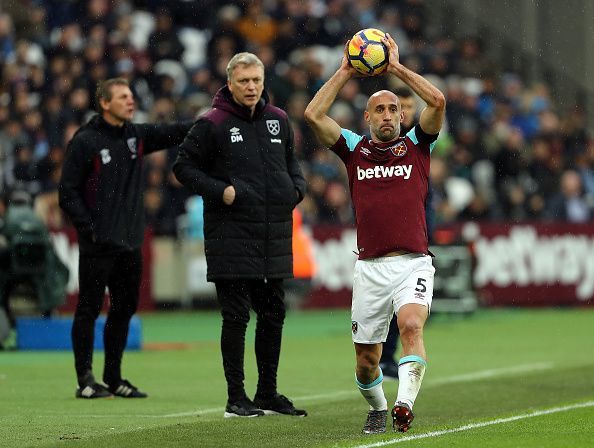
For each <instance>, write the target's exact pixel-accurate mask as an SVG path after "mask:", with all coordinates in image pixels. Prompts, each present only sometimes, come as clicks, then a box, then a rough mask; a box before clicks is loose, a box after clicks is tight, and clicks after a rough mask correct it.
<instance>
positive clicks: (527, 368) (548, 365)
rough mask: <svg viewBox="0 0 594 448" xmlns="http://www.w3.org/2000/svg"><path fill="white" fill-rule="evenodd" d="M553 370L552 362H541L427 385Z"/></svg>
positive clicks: (457, 377) (474, 373)
mask: <svg viewBox="0 0 594 448" xmlns="http://www.w3.org/2000/svg"><path fill="white" fill-rule="evenodd" d="M552 368H553V363H552V362H539V363H535V364H523V365H519V366H511V367H504V368H501V369H489V370H481V371H478V372H472V373H465V374H462V375H454V376H447V377H444V378H437V379H435V380H432V381H427V383H426V385H427V386H429V385H431V386H433V385H442V384H451V383H466V382H470V381H477V380H482V379H485V378H494V377H498V376H506V375H513V374H516V373H525V372H534V371H537V370H548V369H552Z"/></svg>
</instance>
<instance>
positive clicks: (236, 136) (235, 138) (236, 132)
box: [229, 127, 243, 143]
mask: <svg viewBox="0 0 594 448" xmlns="http://www.w3.org/2000/svg"><path fill="white" fill-rule="evenodd" d="M229 132H230V133H231V143H236V142H242V141H243V136H242V135H241V129H239V128H236V127H233V128H231V129H229Z"/></svg>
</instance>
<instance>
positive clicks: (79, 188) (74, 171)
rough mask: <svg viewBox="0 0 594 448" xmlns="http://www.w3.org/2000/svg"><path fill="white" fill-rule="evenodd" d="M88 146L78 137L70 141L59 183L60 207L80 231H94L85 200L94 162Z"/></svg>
mask: <svg viewBox="0 0 594 448" xmlns="http://www.w3.org/2000/svg"><path fill="white" fill-rule="evenodd" d="M86 148H87V145H85V144H84V142H83V141H82V140H81V139H77V138H76V137H75V138H74V139H73V140H72V141H71V142H70V144H69V146H68V151H67V153H66V157H65V158H64V164H63V166H62V177H61V179H60V184H59V185H58V195H59V201H60V207H61V208H62V210H64V212H65V213H66V214H67V215H68V217H69V218H70V220H71V221H72V224H74V226H75V227H76V228H77V229H78V230H79V232H80V233H92V232H93V223H92V219H91V213H90V211H89V209H88V207H87V205H86V203H85V201H84V188H85V182H86V181H87V178H88V176H89V173H90V171H91V168H92V163H93V161H92V157H90V156H89V154H88V152H87V150H86Z"/></svg>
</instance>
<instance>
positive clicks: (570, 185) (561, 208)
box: [546, 170, 593, 223]
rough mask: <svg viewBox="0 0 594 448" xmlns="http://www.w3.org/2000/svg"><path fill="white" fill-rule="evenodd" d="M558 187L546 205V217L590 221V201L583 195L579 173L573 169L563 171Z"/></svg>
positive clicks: (569, 220)
mask: <svg viewBox="0 0 594 448" xmlns="http://www.w3.org/2000/svg"><path fill="white" fill-rule="evenodd" d="M560 188H561V191H560V192H559V193H557V194H555V195H554V196H553V197H552V198H551V200H550V201H549V203H548V205H547V211H546V218H547V219H551V220H557V221H568V222H573V223H581V222H588V221H590V220H591V219H592V210H593V208H592V203H591V202H590V201H588V199H587V198H586V196H585V195H584V189H583V186H582V180H581V178H580V175H579V174H578V173H577V172H576V171H574V170H567V171H565V172H563V174H562V175H561V185H560Z"/></svg>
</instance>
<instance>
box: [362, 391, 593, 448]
mask: <svg viewBox="0 0 594 448" xmlns="http://www.w3.org/2000/svg"><path fill="white" fill-rule="evenodd" d="M592 406H594V401H586V402H585V403H576V404H571V405H568V406H561V407H557V408H550V409H543V410H542V411H535V412H530V413H528V414H520V415H514V416H511V417H507V418H498V419H495V420H490V421H487V422H479V423H470V424H468V425H464V426H459V427H457V428H452V429H443V430H441V431H431V432H426V433H424V434H415V435H411V436H404V437H401V438H398V439H393V440H384V441H382V442H376V443H368V444H365V445H357V446H354V447H353V448H377V447H380V446H388V445H395V444H397V443H404V442H409V441H411V440H420V439H428V438H430V437H439V436H443V435H446V434H453V433H456V432H462V431H469V430H471V429H477V428H484V427H486V426H493V425H500V424H502V423H509V422H515V421H517V420H524V419H526V418H533V417H539V416H541V415H548V414H556V413H557V412H565V411H571V410H573V409H580V408H589V407H592Z"/></svg>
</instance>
